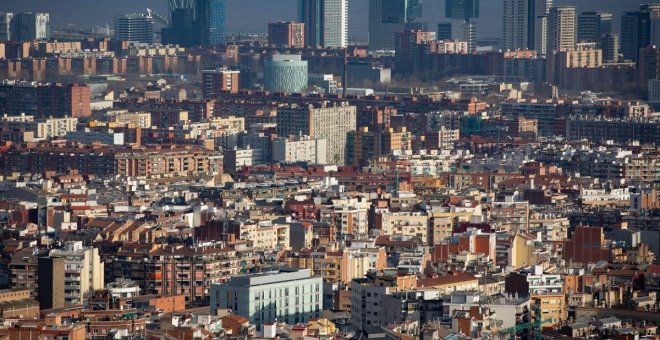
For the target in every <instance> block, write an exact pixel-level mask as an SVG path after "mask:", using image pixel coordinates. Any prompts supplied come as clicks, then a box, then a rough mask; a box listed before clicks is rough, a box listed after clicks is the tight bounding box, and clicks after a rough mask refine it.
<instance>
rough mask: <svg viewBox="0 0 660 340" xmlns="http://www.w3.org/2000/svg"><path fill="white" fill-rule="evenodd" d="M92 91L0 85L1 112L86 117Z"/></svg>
mask: <svg viewBox="0 0 660 340" xmlns="http://www.w3.org/2000/svg"><path fill="white" fill-rule="evenodd" d="M90 105H91V88H90V87H89V86H87V85H85V84H69V85H62V84H36V83H28V82H19V81H8V80H5V81H3V82H2V83H0V111H2V112H4V113H6V114H9V115H21V114H23V113H24V114H25V115H31V116H34V117H35V118H36V119H39V118H49V117H56V118H59V117H89V116H90V115H91V106H90Z"/></svg>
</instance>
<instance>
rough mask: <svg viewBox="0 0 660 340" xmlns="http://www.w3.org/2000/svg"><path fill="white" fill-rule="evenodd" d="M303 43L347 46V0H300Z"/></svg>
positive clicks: (323, 45) (308, 44)
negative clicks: (303, 28) (303, 24)
mask: <svg viewBox="0 0 660 340" xmlns="http://www.w3.org/2000/svg"><path fill="white" fill-rule="evenodd" d="M299 12H300V21H301V22H303V23H305V45H307V46H322V47H339V48H341V47H346V46H348V0H300V3H299Z"/></svg>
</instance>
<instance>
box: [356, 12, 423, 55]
mask: <svg viewBox="0 0 660 340" xmlns="http://www.w3.org/2000/svg"><path fill="white" fill-rule="evenodd" d="M421 14H422V1H421V0H369V49H370V50H374V51H375V50H394V34H395V33H396V32H402V31H404V30H406V29H409V28H410V24H411V23H412V22H413V21H414V20H415V19H417V18H418V17H420V16H421Z"/></svg>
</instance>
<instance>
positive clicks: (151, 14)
mask: <svg viewBox="0 0 660 340" xmlns="http://www.w3.org/2000/svg"><path fill="white" fill-rule="evenodd" d="M147 17H149V18H152V19H154V20H156V21H158V22H160V23H161V24H163V25H165V26H169V24H170V21H169V19H167V18H166V17H165V16H164V15H162V14H160V13H158V12H156V11H154V10H153V9H151V8H148V7H147Z"/></svg>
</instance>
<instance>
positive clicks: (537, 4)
mask: <svg viewBox="0 0 660 340" xmlns="http://www.w3.org/2000/svg"><path fill="white" fill-rule="evenodd" d="M552 1H553V0H528V2H527V6H528V11H527V14H528V19H527V48H529V49H530V50H536V51H537V53H538V54H539V55H541V56H544V55H545V54H546V50H547V47H548V40H547V38H548V37H547V35H548V14H549V13H550V8H551V7H552Z"/></svg>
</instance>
